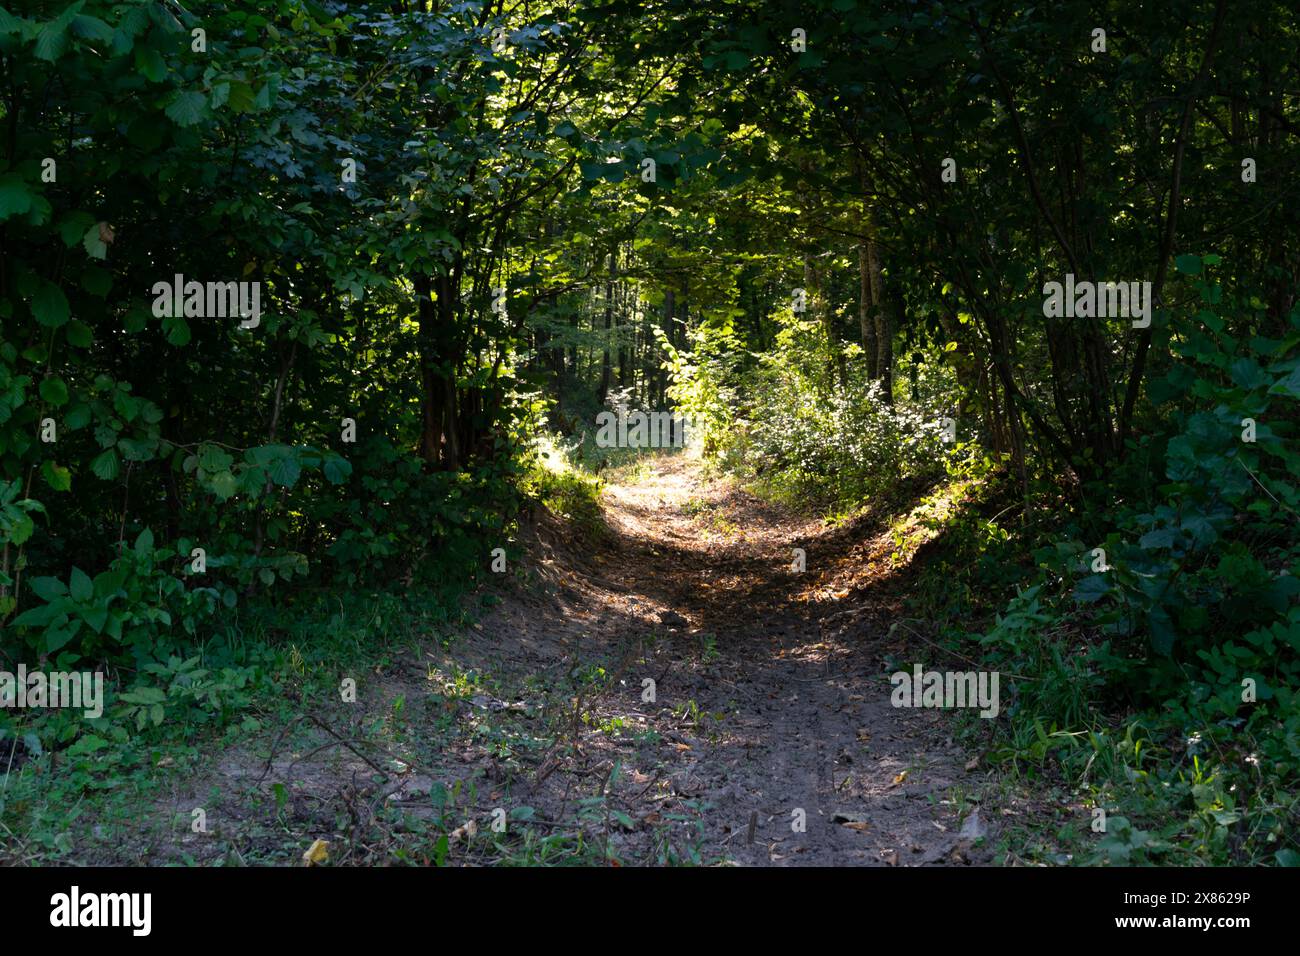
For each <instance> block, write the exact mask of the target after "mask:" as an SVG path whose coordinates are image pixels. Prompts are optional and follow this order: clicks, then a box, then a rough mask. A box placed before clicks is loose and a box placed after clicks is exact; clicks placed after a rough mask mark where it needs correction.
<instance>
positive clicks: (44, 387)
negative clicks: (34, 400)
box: [40, 375, 68, 407]
mask: <svg viewBox="0 0 1300 956" xmlns="http://www.w3.org/2000/svg"><path fill="white" fill-rule="evenodd" d="M40 392H41V398H43V399H44V400H45V401H47V402H49V403H50V404H51V405H54V406H55V407H58V406H60V405H66V404H68V386H67V383H65V382H64V381H63V379H61V378H59V377H58V376H57V375H51V376H50V377H49V378H43V379H41V388H40Z"/></svg>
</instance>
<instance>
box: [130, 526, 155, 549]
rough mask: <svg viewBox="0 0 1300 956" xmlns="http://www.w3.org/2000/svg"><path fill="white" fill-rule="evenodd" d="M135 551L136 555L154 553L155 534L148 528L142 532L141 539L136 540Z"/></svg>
mask: <svg viewBox="0 0 1300 956" xmlns="http://www.w3.org/2000/svg"><path fill="white" fill-rule="evenodd" d="M133 550H134V551H135V553H136V554H148V553H149V552H150V551H152V550H153V532H152V531H150V530H149V529H148V528H145V529H144V530H143V531H141V532H140V535H139V537H137V538H136V539H135V547H134V548H133Z"/></svg>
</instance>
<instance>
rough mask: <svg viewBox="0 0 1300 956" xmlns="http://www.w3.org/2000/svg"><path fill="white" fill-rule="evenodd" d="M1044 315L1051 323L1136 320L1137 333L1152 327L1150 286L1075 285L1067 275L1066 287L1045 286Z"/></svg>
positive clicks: (1141, 283)
mask: <svg viewBox="0 0 1300 956" xmlns="http://www.w3.org/2000/svg"><path fill="white" fill-rule="evenodd" d="M1043 295H1045V296H1046V297H1047V298H1045V299H1044V300H1043V315H1045V316H1047V317H1048V318H1049V319H1060V318H1067V319H1073V318H1076V317H1077V318H1081V319H1112V318H1121V319H1130V318H1131V319H1136V320H1137V321H1135V322H1134V323H1133V328H1135V329H1145V328H1146V327H1147V326H1149V325H1150V324H1151V283H1150V282H1086V281H1085V282H1075V281H1074V273H1073V272H1067V273H1066V275H1065V282H1064V284H1062V283H1060V282H1046V283H1044V284H1043Z"/></svg>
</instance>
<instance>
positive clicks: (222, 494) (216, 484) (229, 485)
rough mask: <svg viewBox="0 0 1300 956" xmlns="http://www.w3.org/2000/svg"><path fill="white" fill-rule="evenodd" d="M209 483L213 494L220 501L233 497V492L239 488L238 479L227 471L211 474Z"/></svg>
mask: <svg viewBox="0 0 1300 956" xmlns="http://www.w3.org/2000/svg"><path fill="white" fill-rule="evenodd" d="M209 484H210V485H211V487H212V491H213V494H215V495H216V496H217V497H218V498H220V499H221V500H222V501H225V500H226V499H227V498H230V497H233V496H234V494H235V492H237V491H238V490H239V479H237V478H236V477H235V476H234V475H232V474H231V473H230V472H228V471H223V472H221V473H220V474H216V475H213V476H212V480H211V481H210V482H209Z"/></svg>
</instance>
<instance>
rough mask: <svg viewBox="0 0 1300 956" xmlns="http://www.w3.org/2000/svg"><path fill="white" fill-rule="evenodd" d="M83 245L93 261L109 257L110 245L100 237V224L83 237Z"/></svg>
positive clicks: (88, 230) (93, 226) (95, 225)
mask: <svg viewBox="0 0 1300 956" xmlns="http://www.w3.org/2000/svg"><path fill="white" fill-rule="evenodd" d="M81 244H82V245H83V246H85V248H86V252H87V253H88V254H89V255H90V257H91V258H92V259H103V258H106V257H107V256H108V245H107V244H106V243H105V242H104V240H103V239H101V238H100V236H99V223H95V224H94V225H92V226H91V227H90V228H89V229H87V230H86V233H85V235H83V236H82V237H81Z"/></svg>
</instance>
